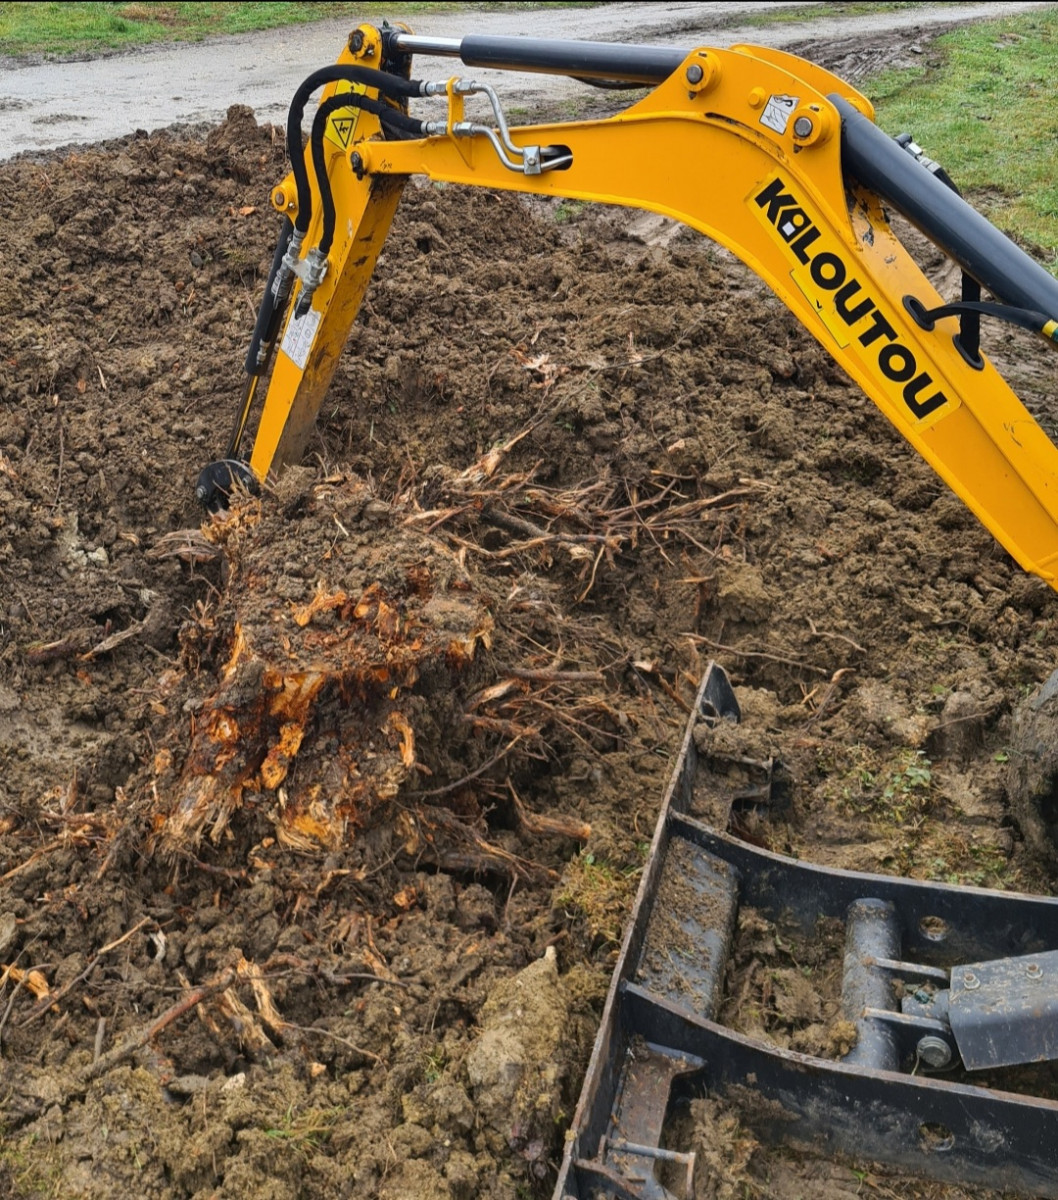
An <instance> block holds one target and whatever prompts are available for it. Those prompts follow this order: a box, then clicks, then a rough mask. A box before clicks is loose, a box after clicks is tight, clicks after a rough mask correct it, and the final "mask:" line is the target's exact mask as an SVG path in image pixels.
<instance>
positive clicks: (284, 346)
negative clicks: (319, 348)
mask: <svg viewBox="0 0 1058 1200" xmlns="http://www.w3.org/2000/svg"><path fill="white" fill-rule="evenodd" d="M321 316H322V314H321V313H318V312H317V311H316V309H314V308H310V309H309V311H308V312H307V313H305V315H304V316H302V317H299V316H298V315H297V313H296V312H292V313H291V314H290V320H289V321H288V322H287V328H286V333H284V334H283V340H282V342H281V343H280V345H279V349H280V350H282V351H283V353H284V354H285V355H286V356H287V358H289V359H290V361H291V362H292V363H293V364H294V366H296V367H297V368H298V370H300V371H304V370H305V363H306V362H308V358H309V351H310V350H311V349H312V343H313V342H314V341H315V340H316V330H317V329H319V327H320V318H321Z"/></svg>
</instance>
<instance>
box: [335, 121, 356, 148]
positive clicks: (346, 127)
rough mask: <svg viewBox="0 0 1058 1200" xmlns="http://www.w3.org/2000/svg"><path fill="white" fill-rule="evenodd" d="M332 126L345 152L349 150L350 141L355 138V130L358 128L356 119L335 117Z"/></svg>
mask: <svg viewBox="0 0 1058 1200" xmlns="http://www.w3.org/2000/svg"><path fill="white" fill-rule="evenodd" d="M331 126H332V128H333V129H334V132H335V133H336V134H337V136H338V141H339V142H341V144H342V149H343V150H348V149H349V139H350V138H351V137H352V136H353V129H354V127H355V126H356V118H355V117H335V118H334V119H333V120H332V121H331Z"/></svg>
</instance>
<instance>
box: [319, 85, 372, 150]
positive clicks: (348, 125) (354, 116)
mask: <svg viewBox="0 0 1058 1200" xmlns="http://www.w3.org/2000/svg"><path fill="white" fill-rule="evenodd" d="M366 91H367V88H366V87H365V86H364V85H363V84H362V83H350V82H349V81H348V80H346V79H341V80H339V81H338V85H337V87H335V89H334V94H335V95H336V96H337V95H339V94H340V93H341V92H356V93H357V94H358V95H360V96H362V95H363V94H364V93H365V92H366ZM359 119H360V109H358V108H340V109H338V111H337V112H335V113H331V117H330V120H329V121H328V122H327V129H326V131H325V133H324V136H325V137H326V138H327V140H328V141H331V142H333V143H334V144H335V145H336V146H337V147H338V149H339V150H348V149H349V145H350V143H351V142H352V140H353V134H354V133H355V132H356V124H357V121H358V120H359Z"/></svg>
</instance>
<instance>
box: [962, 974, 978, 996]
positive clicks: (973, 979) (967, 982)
mask: <svg viewBox="0 0 1058 1200" xmlns="http://www.w3.org/2000/svg"><path fill="white" fill-rule="evenodd" d="M962 985H963V987H964V988H966V990H967V991H968V992H972V991H973V990H974V989H975V988H979V987H980V986H981V981H980V979H978V978H977V976H976V975H975V974H974V973H973V971H964V972H963V977H962Z"/></svg>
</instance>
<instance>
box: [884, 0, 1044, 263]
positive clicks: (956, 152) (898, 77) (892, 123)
mask: <svg viewBox="0 0 1058 1200" xmlns="http://www.w3.org/2000/svg"><path fill="white" fill-rule="evenodd" d="M924 57H925V58H926V59H927V60H928V61H927V63H926V64H924V65H923V66H922V67H916V68H913V69H912V70H910V71H906V70H905V71H890V72H886V73H885V74H883V75H881V76H879V77H877V78H876V79H874V80H872V81H871V82H870V83H869V84H868V85H867V86H866V88H864V90H865V91H866V92H867V94H868V95H869V96H870V97H871V99H872V100H873V101H874V103H875V105H876V106H877V119H878V123H879V125H881V126H882V128H883V129H885V130H886V132H887V133H892V134H896V133H901V132H903V131H905V130H906V131H908V132H910V133H911V134H912V135H913V136H914V138H915V141H916V142H918V144H919V145H920V146H921V147H922V148H923V150H924V151H925V152H926V154H927V155H929V157H930V158H935V159H936V160H937V161H938V162H939V163H941V164H942V166H943V167H944V168H945V169H946V170H947V172H948V173H949V175H951V177H952V178H953V179H954V180H955V182H956V184H957V185H958V186H959V188H960V189H961V190H962V191H963V192H965V193H967V196H968V198H969V199H970V200H971V201H972V202H973V203H974V205H975V207H977V208H979V209H981V210H982V211H983V212H985V213H986V215H987V216H988V217H989V219H990V220H991V221H993V222H994V223H995V224H996V225H998V226H1000V227H1001V228H1003V229H1005V230H1007V231H1009V232H1010V233H1012V234H1013V235H1014V236H1015V237H1016V238H1019V239H1021V240H1023V241H1026V242H1029V243H1031V244H1033V245H1035V246H1036V247H1038V248H1040V249H1041V250H1042V251H1043V253H1044V257H1045V258H1046V259H1049V260H1050V263H1049V265H1050V266H1051V269H1052V270H1054V269H1055V267H1056V266H1058V165H1056V163H1058V153H1056V149H1058V107H1056V105H1055V102H1054V97H1055V79H1056V78H1058V10H1056V9H1054V8H1047V9H1042V10H1040V11H1038V12H1033V13H1028V14H1025V15H1023V16H1016V17H1010V18H1007V19H1005V20H1001V21H989V22H987V23H985V24H981V25H967V26H964V27H963V28H961V29H957V30H955V31H953V32H951V33H947V34H944V35H942V36H941V37H940V38H938V39H937V41H936V42H934V43H932V44H931V45H930V47H929V49H928V50H927V53H926V55H925V56H924ZM937 60H940V61H939V65H934V64H936V63H937Z"/></svg>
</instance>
